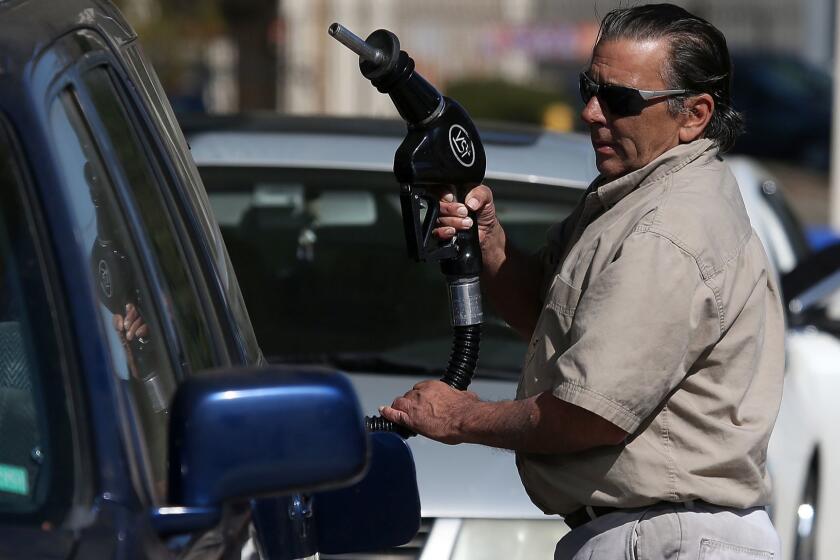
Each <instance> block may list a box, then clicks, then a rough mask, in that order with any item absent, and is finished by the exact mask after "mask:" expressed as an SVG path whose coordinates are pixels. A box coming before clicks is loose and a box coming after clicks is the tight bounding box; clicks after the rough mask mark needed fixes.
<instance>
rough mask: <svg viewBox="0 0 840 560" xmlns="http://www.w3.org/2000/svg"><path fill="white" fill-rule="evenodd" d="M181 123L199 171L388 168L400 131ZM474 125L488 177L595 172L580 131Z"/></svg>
mask: <svg viewBox="0 0 840 560" xmlns="http://www.w3.org/2000/svg"><path fill="white" fill-rule="evenodd" d="M179 120H180V122H181V126H182V127H183V129H184V133H185V135H186V136H187V138H188V140H189V143H190V147H191V149H192V154H193V158H194V159H195V161H196V163H197V164H198V165H199V166H224V167H228V166H236V167H240V166H241V167H293V168H314V169H344V170H359V171H391V170H392V168H393V157H394V152H395V151H396V149H397V147H398V146H399V144H400V142H401V141H402V139H403V137H404V136H405V132H406V127H405V123H404V122H403V121H401V120H398V119H375V118H346V117H320V116H319V117H288V116H277V115H244V116H227V117H219V116H215V117H213V116H199V117H197V116H184V115H182V116H181V117H180V119H179ZM476 124H477V126H478V129H479V133H480V134H481V139H482V142H483V144H484V148H485V151H486V153H487V172H486V177H487V178H488V179H505V180H516V181H526V182H532V183H543V184H555V185H563V186H573V187H581V188H582V187H585V186H586V185H588V184H589V183H590V182H591V181H592V179H593V178H594V177H595V176H596V174H597V171H596V169H595V156H594V153H593V151H592V146H591V144H590V142H589V139H588V137H586V136H584V135H582V134H575V133H557V132H548V131H545V130H542V129H539V128H535V127H524V126H511V125H503V124H498V123H482V122H478V123H476Z"/></svg>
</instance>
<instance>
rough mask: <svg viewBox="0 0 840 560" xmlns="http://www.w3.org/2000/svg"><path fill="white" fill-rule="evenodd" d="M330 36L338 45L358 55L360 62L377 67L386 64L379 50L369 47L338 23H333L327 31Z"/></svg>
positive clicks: (382, 53)
mask: <svg viewBox="0 0 840 560" xmlns="http://www.w3.org/2000/svg"><path fill="white" fill-rule="evenodd" d="M329 33H330V35H331V36H332V37H333V38H335V39H336V40H337V41H338V42H339V43H341V44H342V45H344V46H345V47H347V48H348V49H350V50H351V51H353V52H354V53H356V54H357V55H359V57H360V58H361V59H362V60H367V61H368V62H371V63H373V64H375V65H377V66H380V65H382V64H384V63H385V62H386V60H385V59H386V56H385V53H384V52H382V51H381V50H379V49H377V48H375V47H372V46H370V45H369V44H368V43H367V42H365V40H364V39H362V38H361V37H359V36H358V35H356V34H355V33H353V32H352V31H350V30H349V29H347V28H346V27H344V26H343V25H341V24H340V23H333V24H332V25H330V29H329Z"/></svg>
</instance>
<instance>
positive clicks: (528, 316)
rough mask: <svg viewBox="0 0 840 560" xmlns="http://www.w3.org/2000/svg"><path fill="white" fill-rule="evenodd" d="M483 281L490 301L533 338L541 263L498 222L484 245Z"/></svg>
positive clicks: (514, 324) (504, 315) (510, 322)
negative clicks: (518, 245)
mask: <svg viewBox="0 0 840 560" xmlns="http://www.w3.org/2000/svg"><path fill="white" fill-rule="evenodd" d="M482 260H483V271H482V274H481V284H482V287H483V288H484V290H485V293H486V294H487V296H488V298H489V299H490V302H491V303H492V304H493V306H494V307H495V308H496V310H497V311H498V312H499V314H500V315H501V316H502V318H503V319H504V320H505V321H507V323H508V324H509V325H510V326H511V327H513V328H514V329H515V330H516V332H518V333H519V334H520V336H522V337H523V338H524V339H526V340H527V339H529V338H531V334H533V332H534V328H535V327H536V324H537V319H538V318H539V315H540V301H539V289H540V282H541V279H542V273H541V268H540V263H539V262H537V259H536V258H533V257H531V256H528V255H526V254H524V253H522V252H521V251H519V250H518V249H516V248H515V247H513V246H512V245H511V244H510V242H509V241H508V239H507V236H506V234H505V231H504V229H503V228H502V227H501V225H498V223H497V226H496V228H495V229H494V231H493V233H492V235H491V236H488V238H487V239H486V242H485V243H484V244H483V245H482Z"/></svg>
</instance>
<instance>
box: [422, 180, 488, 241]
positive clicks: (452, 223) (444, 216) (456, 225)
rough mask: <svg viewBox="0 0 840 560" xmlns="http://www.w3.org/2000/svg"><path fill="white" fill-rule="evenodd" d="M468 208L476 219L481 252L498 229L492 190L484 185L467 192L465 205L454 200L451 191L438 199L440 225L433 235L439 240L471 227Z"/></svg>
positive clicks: (446, 238)
mask: <svg viewBox="0 0 840 560" xmlns="http://www.w3.org/2000/svg"><path fill="white" fill-rule="evenodd" d="M468 207H469V210H472V211H474V212H475V216H476V218H477V219H478V241H479V243H480V244H481V249H482V252H485V251H486V249H487V248H486V247H485V245H486V244H487V243H489V242H492V239H493V238H494V237H496V233H497V232H498V230H499V221H498V219H497V218H496V207H495V206H494V205H493V192H492V191H491V190H490V188H489V187H487V186H486V185H479V186H477V187H475V188H474V189H472V190H471V191H470V192H469V193H467V197H466V205H464V204H463V203H461V202H457V201H456V200H455V196H454V195H453V194H452V193H446V194H445V195H443V197H442V198H441V201H440V217H439V218H438V224H439V226H440V227H438V228H436V229H435V230H434V234H435V236H437V237H438V239H441V240H444V241H446V240H448V239H451V238H452V237H453V236H454V235H455V233H456V232H458V231H464V230H467V229H469V228H470V227H472V218H470V217H469V216H468Z"/></svg>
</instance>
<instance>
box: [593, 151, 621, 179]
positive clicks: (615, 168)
mask: <svg viewBox="0 0 840 560" xmlns="http://www.w3.org/2000/svg"><path fill="white" fill-rule="evenodd" d="M595 167H596V168H597V169H598V172H599V173H600V174H601V175H602V176H603V177H605V178H607V179H618V178H619V177H621V176H622V175H625V174H626V173H627V169H626V166H625V165H624V164H623V163H622V162H621V160H619V159H618V158H615V157H605V158H602V157H601V156H599V155H596V156H595Z"/></svg>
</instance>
